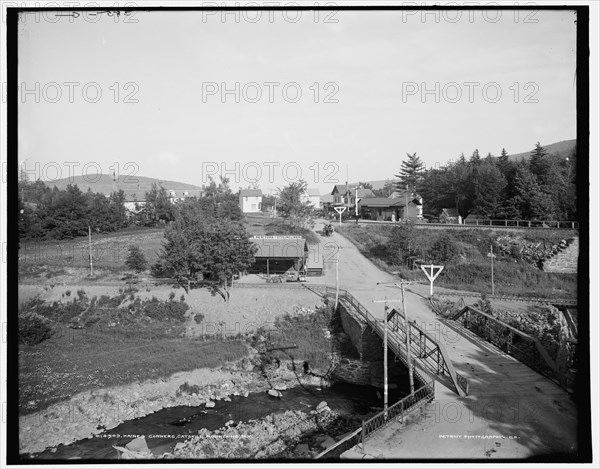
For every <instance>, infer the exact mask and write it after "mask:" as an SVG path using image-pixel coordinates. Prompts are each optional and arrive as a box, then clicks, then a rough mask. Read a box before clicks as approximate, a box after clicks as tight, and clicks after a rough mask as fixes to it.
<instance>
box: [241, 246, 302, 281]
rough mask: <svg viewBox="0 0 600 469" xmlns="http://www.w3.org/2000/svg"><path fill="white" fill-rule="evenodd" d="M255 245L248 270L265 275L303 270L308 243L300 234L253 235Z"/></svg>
mask: <svg viewBox="0 0 600 469" xmlns="http://www.w3.org/2000/svg"><path fill="white" fill-rule="evenodd" d="M250 241H251V242H252V243H254V245H255V246H256V247H257V251H256V254H254V264H253V265H252V266H251V267H250V269H249V272H253V273H261V274H266V275H272V274H284V273H286V272H290V271H291V272H295V273H300V272H303V271H305V269H306V264H307V258H308V245H307V244H306V240H305V239H304V238H303V237H302V236H253V237H251V238H250Z"/></svg>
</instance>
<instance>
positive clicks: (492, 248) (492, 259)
mask: <svg viewBox="0 0 600 469" xmlns="http://www.w3.org/2000/svg"><path fill="white" fill-rule="evenodd" d="M489 256H490V259H491V261H492V296H494V257H496V256H494V245H492V244H490V253H489Z"/></svg>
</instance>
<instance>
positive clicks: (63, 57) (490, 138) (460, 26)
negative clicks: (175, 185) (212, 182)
mask: <svg viewBox="0 0 600 469" xmlns="http://www.w3.org/2000/svg"><path fill="white" fill-rule="evenodd" d="M297 13H298V14H299V16H296V17H295V16H294V15H295V13H294V12H286V15H287V16H285V15H284V13H283V12H281V11H276V12H267V11H262V12H261V14H260V16H257V15H258V13H257V12H243V13H239V14H238V15H239V16H237V17H236V15H235V14H234V13H233V12H229V13H228V14H226V15H224V16H223V15H222V14H220V13H218V12H215V14H209V13H207V12H201V11H196V12H194V11H179V12H177V11H152V12H142V11H137V12H135V14H134V15H132V16H128V17H126V16H124V15H122V16H119V17H117V16H112V17H111V16H108V15H106V14H104V15H101V16H91V15H89V14H88V15H83V14H81V15H80V16H79V17H77V18H73V17H68V16H65V17H56V16H55V14H54V13H49V12H45V13H44V15H42V14H39V13H38V14H37V16H36V15H35V14H33V13H30V14H27V15H26V16H24V17H22V18H21V22H20V30H19V83H20V92H21V96H20V104H19V161H20V162H21V164H22V166H23V167H25V168H26V170H27V171H28V173H29V176H30V178H36V177H41V178H42V179H46V180H52V179H59V178H60V177H68V176H70V175H76V176H81V175H84V176H85V175H86V174H87V175H89V176H90V178H92V179H93V175H94V174H96V173H97V172H101V173H102V174H112V172H113V171H115V172H116V173H117V174H118V175H119V176H120V177H121V178H124V177H125V176H128V175H129V176H130V177H129V179H127V181H128V182H131V181H133V180H134V177H135V175H136V174H137V175H140V176H146V177H154V178H159V179H164V180H175V181H180V182H185V183H190V184H196V185H198V186H201V185H202V184H206V183H208V181H209V179H208V177H209V175H213V176H215V177H216V176H218V175H219V173H221V174H224V175H226V176H228V177H229V178H230V184H231V186H232V188H233V189H234V190H236V189H237V188H238V187H248V186H250V185H254V184H257V185H258V186H259V187H260V188H261V189H263V190H264V191H271V190H274V189H275V188H277V187H281V186H283V185H286V184H288V183H290V182H295V181H297V180H298V179H300V178H302V179H304V180H306V181H307V183H308V186H309V187H314V188H318V189H319V190H320V191H321V193H325V192H330V191H331V189H332V186H333V184H335V183H344V182H345V181H346V180H349V181H351V182H352V181H358V180H361V181H366V180H382V179H387V178H391V177H393V176H394V174H397V173H398V170H399V168H400V166H401V163H402V160H404V159H406V154H407V153H411V154H413V153H415V152H416V153H417V155H418V156H419V157H420V158H421V159H422V161H423V162H424V163H425V164H426V166H427V167H432V166H435V165H436V164H441V165H443V164H445V163H447V162H448V161H449V160H452V159H456V158H457V157H458V156H459V155H460V154H461V153H464V154H465V155H467V157H468V156H469V155H470V154H471V153H472V152H473V150H475V149H478V150H479V152H480V154H481V155H482V156H485V155H486V154H487V153H488V152H491V153H492V154H494V155H498V154H500V151H501V150H502V148H506V149H507V151H508V152H509V153H520V152H524V151H529V150H530V149H532V148H533V147H534V145H535V143H536V142H537V141H540V142H541V143H542V144H550V143H554V142H557V141H561V140H567V139H574V138H575V137H576V88H575V86H574V79H575V69H576V23H575V19H576V18H575V14H574V13H573V12H570V11H526V10H521V11H519V12H518V13H515V12H513V11H508V10H503V11H501V12H500V14H501V16H499V17H498V16H495V15H496V14H498V13H499V12H498V11H496V12H492V11H489V12H486V14H487V15H488V16H487V17H486V16H484V14H483V13H482V12H481V11H474V12H470V11H467V10H463V11H462V12H452V11H446V12H444V14H443V15H442V14H440V13H439V12H438V14H437V16H436V14H435V13H433V12H429V13H428V14H427V15H425V16H422V15H421V14H420V13H418V12H411V11H404V12H402V11H337V12H334V13H330V12H326V11H320V12H319V14H318V16H315V13H314V12H311V11H301V12H297ZM459 13H460V14H461V16H460V17H458V16H457V15H458V14H459ZM121 180H122V179H121Z"/></svg>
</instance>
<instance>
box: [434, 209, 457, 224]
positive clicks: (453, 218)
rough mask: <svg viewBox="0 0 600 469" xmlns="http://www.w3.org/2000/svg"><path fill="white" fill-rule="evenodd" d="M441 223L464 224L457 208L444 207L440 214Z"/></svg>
mask: <svg viewBox="0 0 600 469" xmlns="http://www.w3.org/2000/svg"><path fill="white" fill-rule="evenodd" d="M439 219H440V223H448V224H450V223H454V224H459V225H460V224H462V217H461V216H460V214H459V213H458V210H457V209H455V208H443V209H442V213H440V216H439Z"/></svg>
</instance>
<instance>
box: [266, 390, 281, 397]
mask: <svg viewBox="0 0 600 469" xmlns="http://www.w3.org/2000/svg"><path fill="white" fill-rule="evenodd" d="M267 394H269V396H273V397H282V396H283V394H281V393H280V392H279V391H277V389H269V390H268V391H267Z"/></svg>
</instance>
